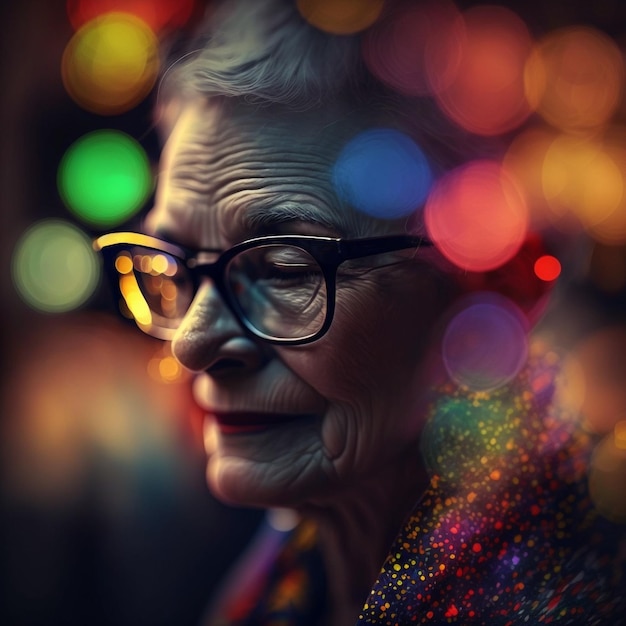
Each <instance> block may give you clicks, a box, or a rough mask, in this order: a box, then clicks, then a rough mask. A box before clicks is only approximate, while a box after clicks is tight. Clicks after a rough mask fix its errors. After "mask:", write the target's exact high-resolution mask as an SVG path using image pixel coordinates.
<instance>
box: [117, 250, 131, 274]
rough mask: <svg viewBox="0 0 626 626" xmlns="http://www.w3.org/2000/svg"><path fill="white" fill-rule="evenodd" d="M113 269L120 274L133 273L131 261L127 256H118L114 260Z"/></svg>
mask: <svg viewBox="0 0 626 626" xmlns="http://www.w3.org/2000/svg"><path fill="white" fill-rule="evenodd" d="M115 269H116V270H117V271H118V272H119V273H120V274H130V273H131V272H132V271H133V261H132V259H131V258H130V256H128V255H127V254H120V255H119V256H118V257H117V258H116V259H115Z"/></svg>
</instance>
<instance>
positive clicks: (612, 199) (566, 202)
mask: <svg viewBox="0 0 626 626" xmlns="http://www.w3.org/2000/svg"><path fill="white" fill-rule="evenodd" d="M622 152H623V150H622ZM618 158H619V157H618ZM623 165H624V164H623V163H620V162H618V161H616V159H615V158H613V156H612V155H611V153H610V151H609V150H608V149H607V147H606V146H605V145H603V144H602V143H601V142H600V141H598V140H595V139H586V138H583V137H575V136H571V135H561V136H559V137H558V138H557V139H555V140H554V141H553V142H552V145H551V146H550V148H549V149H548V150H547V152H546V155H545V158H544V160H543V172H542V181H543V190H544V194H545V197H546V200H547V202H548V204H549V206H550V209H551V211H552V213H553V219H554V221H555V222H556V221H558V220H559V219H562V218H563V217H564V216H565V217H567V216H575V217H576V218H577V220H578V221H579V223H580V225H581V226H582V227H584V228H587V229H589V228H591V227H600V228H601V226H600V225H601V224H602V223H603V222H607V220H610V219H611V217H612V216H613V214H615V213H616V212H617V217H618V218H619V217H620V215H621V214H624V213H626V209H625V205H624V173H623V171H622V167H623ZM615 221H616V222H617V221H619V220H615ZM605 230H606V232H607V233H610V232H611V229H610V228H608V227H605Z"/></svg>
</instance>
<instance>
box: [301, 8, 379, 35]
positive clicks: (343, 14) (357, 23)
mask: <svg viewBox="0 0 626 626" xmlns="http://www.w3.org/2000/svg"><path fill="white" fill-rule="evenodd" d="M297 4H298V10H299V11H300V13H301V14H302V17H304V19H305V20H307V22H309V23H310V24H312V25H313V26H315V27H316V28H319V29H320V30H324V31H326V32H328V33H332V34H334V35H350V34H352V33H358V32H359V31H362V30H365V29H366V28H368V27H369V26H371V25H372V24H373V23H374V22H375V21H376V20H377V19H378V16H379V15H380V13H381V11H382V10H383V6H384V4H385V0H297Z"/></svg>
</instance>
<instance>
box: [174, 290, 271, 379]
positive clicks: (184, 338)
mask: <svg viewBox="0 0 626 626" xmlns="http://www.w3.org/2000/svg"><path fill="white" fill-rule="evenodd" d="M172 354H173V355H174V357H175V358H176V360H177V361H178V362H179V363H180V364H181V365H182V366H183V367H185V368H187V369H188V370H191V371H193V372H207V373H208V374H210V375H212V376H213V377H225V376H230V375H236V374H243V373H250V372H252V371H255V370H258V369H260V368H262V367H263V365H264V364H265V363H266V361H267V360H268V354H267V349H265V347H264V346H262V345H260V342H257V341H255V340H254V339H253V338H251V337H249V336H248V335H247V334H246V332H245V331H244V330H243V328H242V327H241V325H240V324H239V322H238V320H237V319H236V318H235V316H234V315H233V313H232V312H231V311H230V309H229V308H228V307H227V306H226V305H225V304H224V302H223V301H222V298H221V296H220V295H219V293H218V292H217V290H216V289H215V287H214V286H213V284H212V283H211V281H210V280H209V279H207V280H206V281H205V282H204V283H203V284H202V285H201V287H200V289H199V290H198V293H197V294H196V297H195V298H194V301H193V303H192V305H191V308H190V309H189V311H188V312H187V314H186V315H185V318H184V319H183V322H182V324H181V325H180V327H179V328H178V330H177V331H176V335H175V336H174V339H173V340H172Z"/></svg>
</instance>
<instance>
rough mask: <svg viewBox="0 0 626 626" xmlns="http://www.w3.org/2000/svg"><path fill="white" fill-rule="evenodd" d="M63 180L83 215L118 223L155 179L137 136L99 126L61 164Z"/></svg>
mask: <svg viewBox="0 0 626 626" xmlns="http://www.w3.org/2000/svg"><path fill="white" fill-rule="evenodd" d="M57 184H58V188H59V193H60V195H61V197H62V199H63V201H64V202H65V204H66V205H67V207H68V208H69V209H70V210H71V211H72V212H73V213H75V214H76V215H77V216H78V217H79V218H80V219H82V220H84V221H85V222H87V223H89V224H93V225H97V226H113V225H116V224H120V223H121V222H123V221H124V220H126V219H128V218H129V217H131V216H132V215H133V214H134V213H136V212H137V211H138V210H139V209H140V208H141V207H142V205H143V204H144V203H145V201H146V200H147V198H148V196H149V195H150V193H151V191H152V186H153V180H152V174H151V172H150V164H149V162H148V158H147V156H146V154H145V151H144V150H143V148H142V147H141V146H140V145H139V144H138V143H137V142H136V141H135V140H134V139H132V138H131V137H129V136H128V135H126V134H124V133H121V132H118V131H111V130H99V131H95V132H92V133H89V134H87V135H84V136H83V137H81V138H80V139H78V140H77V141H76V142H74V143H73V144H72V145H71V146H70V148H69V149H68V150H67V152H66V153H65V155H64V156H63V159H62V160H61V163H60V164H59V170H58V176H57Z"/></svg>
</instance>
